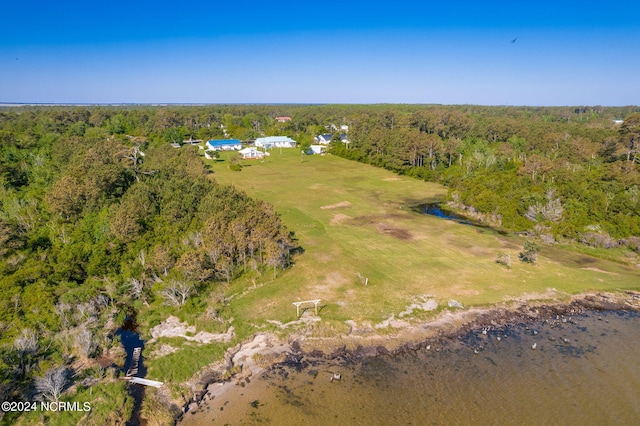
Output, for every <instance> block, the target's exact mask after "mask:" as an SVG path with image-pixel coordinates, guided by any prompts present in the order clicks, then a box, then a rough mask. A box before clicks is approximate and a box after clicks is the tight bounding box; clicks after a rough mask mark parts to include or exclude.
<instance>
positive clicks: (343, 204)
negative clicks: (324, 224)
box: [320, 201, 351, 210]
mask: <svg viewBox="0 0 640 426" xmlns="http://www.w3.org/2000/svg"><path fill="white" fill-rule="evenodd" d="M340 207H351V203H350V202H348V201H340V202H339V203H335V204H328V205H326V206H321V207H320V208H321V209H323V210H327V209H338V208H340Z"/></svg>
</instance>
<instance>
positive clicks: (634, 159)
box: [0, 105, 640, 418]
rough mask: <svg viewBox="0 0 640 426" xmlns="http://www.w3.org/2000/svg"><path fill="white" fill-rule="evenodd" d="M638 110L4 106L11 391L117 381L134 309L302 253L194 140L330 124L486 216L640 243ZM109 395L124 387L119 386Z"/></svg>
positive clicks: (196, 295) (3, 382) (1, 321)
mask: <svg viewBox="0 0 640 426" xmlns="http://www.w3.org/2000/svg"><path fill="white" fill-rule="evenodd" d="M639 111H640V109H638V108H636V107H619V108H611V107H574V108H559V107H558V108H528V107H482V106H438V105H373V106H365V105H271V106H268V105H229V106H225V105H214V106H158V107H149V106H112V107H105V106H91V107H79V106H78V107H73V106H70V107H62V106H59V107H53V106H52V107H28V106H24V107H19V108H4V109H0V396H1V397H2V399H3V400H31V399H32V397H33V396H34V395H44V396H45V397H47V398H54V399H57V398H59V397H60V392H61V390H62V389H66V388H67V387H68V386H70V384H71V383H75V384H83V383H84V385H83V386H89V385H87V383H92V382H91V381H90V380H89V379H90V378H92V377H94V378H97V379H98V380H103V381H106V378H108V376H109V374H112V375H117V374H119V373H118V372H116V371H115V370H113V371H112V372H111V373H109V371H110V370H109V368H108V364H104V363H101V361H103V360H102V359H101V357H103V355H104V354H105V353H108V351H109V350H110V349H111V348H113V347H115V346H118V345H119V342H118V338H117V336H116V335H115V334H114V331H115V330H116V329H117V328H118V327H119V326H120V325H121V324H122V323H123V321H124V319H125V317H126V315H127V313H128V312H129V310H130V309H132V308H134V309H135V310H136V311H138V312H141V313H144V314H146V315H148V316H153V313H154V312H159V311H161V310H164V309H167V307H169V309H172V310H173V311H172V312H178V311H180V310H192V311H205V310H206V309H207V303H208V302H207V298H206V295H207V294H209V293H210V292H211V291H212V290H213V289H215V288H216V287H218V286H224V285H225V284H227V283H229V282H230V281H231V280H233V279H234V278H236V277H238V276H240V275H242V274H245V273H251V272H252V271H254V272H255V271H268V272H269V273H270V274H271V273H274V274H275V273H277V271H278V270H279V269H283V268H286V267H287V266H288V265H290V263H291V253H292V251H293V250H294V249H295V247H296V244H295V238H294V235H293V233H291V232H290V231H288V230H287V229H286V228H285V227H284V225H283V224H282V223H281V221H280V219H279V218H278V215H277V214H276V213H275V212H274V210H273V208H272V207H271V206H270V205H268V204H266V203H264V202H261V201H257V200H254V199H251V198H249V197H247V196H246V195H245V194H244V193H242V192H240V191H238V190H237V189H234V188H233V187H229V186H222V185H219V184H217V183H216V182H215V179H214V177H215V176H213V175H212V174H211V173H210V172H209V171H208V169H207V167H206V166H205V164H204V162H203V161H202V160H201V154H200V152H199V150H198V148H197V147H196V146H191V145H190V144H189V143H188V142H187V141H189V140H207V139H211V138H224V137H232V138H238V139H241V140H243V141H249V140H251V139H254V138H256V137H260V136H264V135H267V136H269V135H287V136H290V137H292V138H294V139H295V140H297V141H298V142H299V143H300V144H301V146H302V148H303V149H305V148H306V147H307V146H309V145H310V144H312V143H313V138H314V136H316V135H319V134H326V133H333V134H334V138H333V142H332V143H331V152H332V153H333V154H336V155H340V156H343V157H346V158H349V159H352V160H356V161H361V162H365V163H369V164H371V165H374V166H378V167H384V168H387V169H390V170H393V171H395V172H397V173H400V174H405V175H410V176H414V177H416V178H420V179H425V180H432V181H437V182H440V183H442V184H444V185H446V186H447V187H448V188H449V200H448V201H449V202H450V203H451V205H452V207H453V208H456V209H459V210H464V211H466V213H467V214H468V215H470V216H473V217H475V218H476V219H477V220H480V221H483V222H485V223H487V224H489V225H491V226H495V227H499V228H502V229H505V230H509V231H516V232H526V233H528V234H530V235H535V236H537V237H539V238H540V239H541V240H542V241H543V242H545V243H554V242H557V241H564V240H571V241H578V242H581V243H584V244H588V245H591V246H594V247H602V248H613V247H617V246H621V245H625V246H627V247H629V248H631V249H633V250H640V213H639V212H640V158H638V157H639V154H640V112H639ZM278 116H290V117H291V120H290V121H285V122H279V121H278V120H277V119H276V118H277V117H278ZM343 126H347V127H343ZM347 128H348V130H345V129H347ZM343 132H347V135H346V137H347V139H348V140H349V142H348V143H344V142H342V141H341V138H340V135H341V133H343ZM170 143H173V144H176V143H177V144H182V145H183V146H182V147H181V148H180V149H175V148H172V147H171V146H170ZM163 312H164V311H163ZM56 378H57V380H58V382H61V383H63V385H60V386H58V388H56V387H55V386H53V384H55V379H56ZM87 380H89V381H87ZM105 383H106V382H105ZM109 386H112V387H114V389H115V387H117V386H120V387H118V388H117V390H114V389H110V388H109ZM56 389H57V391H56ZM103 392H104V393H105V395H107V394H110V392H111V395H126V393H125V392H124V391H123V390H122V387H121V385H116V384H105V385H104V387H103ZM120 397H121V398H124V397H123V396H120ZM125 403H126V401H124V400H123V401H122V405H123V406H125V405H126V404H125ZM127 404H130V402H128V403H127ZM120 414H122V413H120ZM11 415H15V414H11ZM110 415H116V416H117V415H118V414H113V413H111V414H105V416H107V417H108V416H110ZM12 418H13V417H12Z"/></svg>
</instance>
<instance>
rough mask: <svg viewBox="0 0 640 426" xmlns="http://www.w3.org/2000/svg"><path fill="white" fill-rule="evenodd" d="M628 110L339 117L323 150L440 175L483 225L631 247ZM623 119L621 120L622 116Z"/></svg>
mask: <svg viewBox="0 0 640 426" xmlns="http://www.w3.org/2000/svg"><path fill="white" fill-rule="evenodd" d="M637 111H638V108H631V107H630V108H598V107H595V108H583V107H580V108H553V109H550V108H524V107H523V108H506V107H505V108H500V107H427V108H423V109H421V110H415V111H402V110H392V109H390V110H386V111H373V110H372V111H370V112H369V113H368V114H357V115H352V116H351V117H350V118H349V124H350V129H349V139H350V141H351V143H350V144H348V145H345V144H337V145H336V146H335V147H334V148H333V150H332V152H333V153H335V154H338V155H341V156H343V157H346V158H350V159H353V160H357V161H361V162H365V163H369V164H372V165H375V166H379V167H385V168H387V169H390V170H393V171H395V172H397V173H401V174H406V175H410V176H415V177H419V178H422V179H426V180H433V181H438V182H441V183H443V184H445V185H447V186H448V187H449V188H450V192H449V195H450V201H452V202H453V203H455V204H456V205H457V206H458V207H459V208H462V209H465V210H467V212H468V213H470V214H473V215H475V216H476V217H477V218H479V219H481V220H484V221H486V222H488V223H490V224H493V225H497V226H501V227H503V228H506V229H509V230H514V231H529V232H531V233H534V234H537V235H539V236H540V237H542V238H543V239H544V240H545V241H547V242H553V241H554V240H557V239H562V238H570V239H575V240H579V241H582V242H584V243H586V244H589V245H592V246H599V247H607V248H609V247H615V246H618V245H619V244H625V245H628V246H630V247H631V248H633V249H638V244H639V239H638V238H637V237H638V236H640V158H639V153H640V113H638V112H637ZM623 119H624V121H623V122H622V120H623Z"/></svg>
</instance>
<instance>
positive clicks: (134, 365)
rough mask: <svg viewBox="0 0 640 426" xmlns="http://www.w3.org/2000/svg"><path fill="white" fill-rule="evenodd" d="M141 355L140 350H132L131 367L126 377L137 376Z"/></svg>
mask: <svg viewBox="0 0 640 426" xmlns="http://www.w3.org/2000/svg"><path fill="white" fill-rule="evenodd" d="M141 354H142V348H135V349H134V350H133V356H132V357H131V366H130V367H129V369H128V370H127V374H126V376H127V377H132V376H135V375H136V374H138V365H139V364H140V355H141Z"/></svg>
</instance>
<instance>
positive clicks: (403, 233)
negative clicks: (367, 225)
mask: <svg viewBox="0 0 640 426" xmlns="http://www.w3.org/2000/svg"><path fill="white" fill-rule="evenodd" d="M376 229H377V230H378V231H379V232H381V233H383V234H385V235H391V236H392V237H394V238H397V239H399V240H404V241H406V240H410V239H412V238H413V236H412V235H411V232H409V231H407V230H406V229H401V228H394V227H391V226H389V225H386V224H384V223H379V224H377V225H376Z"/></svg>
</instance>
